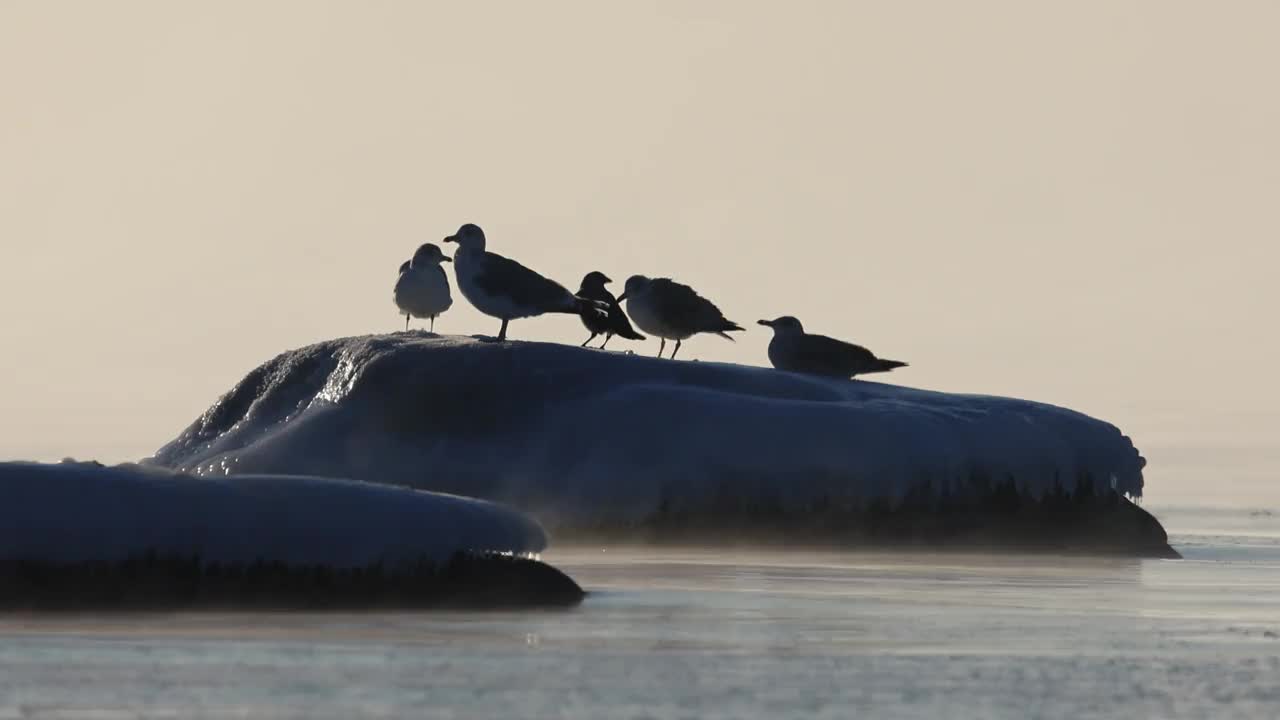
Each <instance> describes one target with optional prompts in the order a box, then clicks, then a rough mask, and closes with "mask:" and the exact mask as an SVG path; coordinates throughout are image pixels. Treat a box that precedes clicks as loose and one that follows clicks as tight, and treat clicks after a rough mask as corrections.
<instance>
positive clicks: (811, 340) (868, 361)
mask: <svg viewBox="0 0 1280 720" xmlns="http://www.w3.org/2000/svg"><path fill="white" fill-rule="evenodd" d="M759 322H760V324H761V325H764V326H765V327H771V328H773V339H772V340H770V341H769V362H770V363H772V364H773V366H774V367H775V368H777V369H779V370H789V371H791V372H798V373H805V374H808V375H822V376H825V377H837V378H852V377H853V376H854V375H862V374H864V373H874V372H885V371H887V370H892V369H894V368H900V367H906V366H907V364H906V363H904V362H898V361H897V360H884V359H882V358H878V357H876V356H875V354H874V353H872V352H871V351H870V350H868V349H866V348H864V347H862V346H861V345H854V344H852V343H847V342H844V341H842V340H836V339H835V338H829V337H827V336H826V335H810V334H808V333H806V332H805V331H804V326H803V325H801V324H800V321H799V320H797V319H795V318H793V317H791V316H790V315H784V316H782V317H780V318H778V319H777V320H761V321H759Z"/></svg>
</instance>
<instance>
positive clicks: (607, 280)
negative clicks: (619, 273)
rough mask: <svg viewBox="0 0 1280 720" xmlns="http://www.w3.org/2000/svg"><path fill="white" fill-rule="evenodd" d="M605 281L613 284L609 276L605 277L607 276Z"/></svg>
mask: <svg viewBox="0 0 1280 720" xmlns="http://www.w3.org/2000/svg"><path fill="white" fill-rule="evenodd" d="M604 281H605V282H607V283H611V282H613V280H610V279H609V276H608V275H605V276H604Z"/></svg>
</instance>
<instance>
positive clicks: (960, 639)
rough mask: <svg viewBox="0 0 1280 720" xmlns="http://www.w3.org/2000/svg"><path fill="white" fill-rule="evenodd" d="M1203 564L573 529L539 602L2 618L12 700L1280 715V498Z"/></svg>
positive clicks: (21, 705) (1176, 532)
mask: <svg viewBox="0 0 1280 720" xmlns="http://www.w3.org/2000/svg"><path fill="white" fill-rule="evenodd" d="M1148 509H1150V510H1152V511H1153V512H1154V514H1156V516H1157V517H1159V518H1160V519H1161V521H1162V522H1163V523H1164V525H1165V527H1166V528H1167V529H1169V531H1170V536H1171V539H1172V544H1173V546H1174V548H1175V549H1177V550H1178V551H1179V552H1180V553H1182V555H1183V556H1184V559H1182V560H1134V559H1084V558H1071V557H1056V556H1044V555H1038V556H1035V555H1032V556H1017V555H973V554H963V553H953V552H943V553H891V554H884V553H873V554H872V553H858V552H821V553H818V552H808V551H806V552H801V551H793V552H787V551H768V552H758V551H753V550H749V549H743V550H727V551H726V550H723V549H719V550H710V549H698V548H687V549H671V548H662V549H654V548H645V547H624V546H617V547H615V546H608V547H604V546H582V545H579V546H567V547H559V546H557V547H556V548H555V549H554V550H553V551H551V552H549V553H547V554H546V555H544V557H543V559H544V560H546V561H548V562H550V563H552V564H554V565H555V566H557V567H559V568H561V569H563V570H565V571H566V572H568V573H569V574H570V575H572V576H573V577H574V578H575V579H577V580H578V581H579V582H580V583H581V584H582V585H583V587H584V588H586V589H587V590H588V591H589V592H590V595H589V596H588V597H587V599H586V600H585V601H584V602H583V603H582V605H581V606H580V607H577V608H575V609H571V610H556V611H546V610H541V611H525V612H505V611H504V612H445V613H441V612H423V613H414V612H394V613H389V612H377V613H341V614H335V613H323V614H297V613H208V612H205V613H199V612H193V613H176V614H153V613H145V614H127V613H126V614H107V615H103V614H84V615H66V614H60V615H48V614H21V615H12V614H10V615H2V616H0V718H94V719H106V718H111V719H115V718H237V717H244V718H277V717H279V718H344V719H345V718H364V717H379V718H420V717H421V718H637V719H638V718H769V719H776V718H840V719H842V720H843V719H847V718H903V719H911V720H917V719H920V720H923V719H928V720H938V719H940V718H984V719H987V718H1019V719H1026V718H1072V719H1073V720H1081V719H1084V718H1125V719H1126V720H1132V719H1134V718H1258V719H1263V718H1265V719H1268V720H1269V719H1272V718H1277V717H1280V511H1277V510H1269V509H1247V508H1241V509H1205V508H1179V507H1167V508H1161V507H1154V508H1152V507H1149V508H1148Z"/></svg>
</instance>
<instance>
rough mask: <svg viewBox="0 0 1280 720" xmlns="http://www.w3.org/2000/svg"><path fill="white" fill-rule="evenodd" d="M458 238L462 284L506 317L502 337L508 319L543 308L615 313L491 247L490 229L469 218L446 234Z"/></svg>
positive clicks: (488, 310)
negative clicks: (487, 242)
mask: <svg viewBox="0 0 1280 720" xmlns="http://www.w3.org/2000/svg"><path fill="white" fill-rule="evenodd" d="M444 241H445V242H453V243H458V252H456V253H454V256H453V257H454V263H453V269H454V273H455V274H456V275H457V276H458V289H459V290H461V291H462V296H463V297H465V298H466V299H467V300H468V301H470V303H471V304H472V305H474V306H475V307H476V309H477V310H479V311H480V312H482V313H484V314H485V315H488V316H490V317H496V318H499V319H501V320H502V329H500V330H499V331H498V340H499V341H502V340H506V339H507V323H508V322H510V321H511V320H515V319H517V318H526V317H533V316H534V315H542V314H543V313H570V314H574V315H581V314H583V313H593V314H596V315H599V316H601V317H606V318H607V317H608V316H609V308H608V306H607V305H604V304H603V303H598V302H596V301H594V300H588V299H586V298H580V297H578V296H577V295H574V294H573V293H571V292H569V291H568V290H566V289H565V287H564V286H563V285H561V284H560V283H558V282H556V281H554V280H549V279H547V278H545V277H543V276H541V275H539V274H538V273H536V272H534V271H532V270H530V269H529V268H527V267H525V266H523V265H521V264H520V263H518V262H516V261H515V260H511V259H509V258H505V257H502V256H501V255H498V254H496V253H491V252H487V251H486V250H485V238H484V231H483V230H481V229H480V226H478V225H473V224H471V223H467V224H466V225H463V226H462V227H460V228H458V232H456V233H454V234H452V235H450V236H449V237H447V238H445V239H444Z"/></svg>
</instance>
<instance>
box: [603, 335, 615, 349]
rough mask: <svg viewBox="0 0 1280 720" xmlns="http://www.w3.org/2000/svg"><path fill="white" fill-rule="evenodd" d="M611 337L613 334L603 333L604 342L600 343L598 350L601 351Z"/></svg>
mask: <svg viewBox="0 0 1280 720" xmlns="http://www.w3.org/2000/svg"><path fill="white" fill-rule="evenodd" d="M611 337H613V333H605V336H604V342H602V343H600V349H601V350H603V349H604V346H605V345H608V344H609V338H611Z"/></svg>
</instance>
